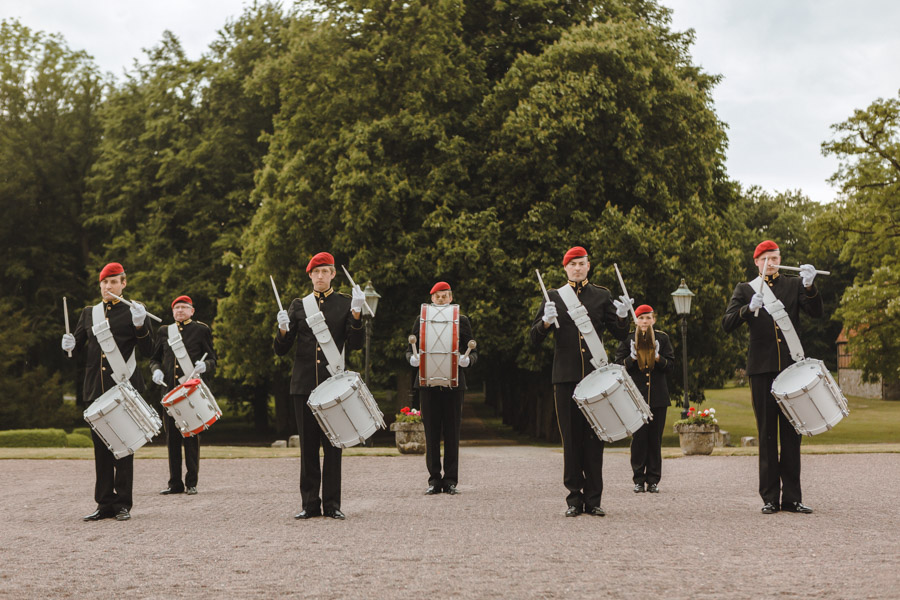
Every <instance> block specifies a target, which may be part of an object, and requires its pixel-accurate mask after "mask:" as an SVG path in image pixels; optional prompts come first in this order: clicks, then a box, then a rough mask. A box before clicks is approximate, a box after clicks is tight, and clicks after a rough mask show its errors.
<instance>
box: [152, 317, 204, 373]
mask: <svg viewBox="0 0 900 600" xmlns="http://www.w3.org/2000/svg"><path fill="white" fill-rule="evenodd" d="M178 331H179V333H181V339H182V341H184V348H185V350H187V353H188V357H189V358H190V359H191V367H192V368H193V365H194V363H195V362H197V361H198V360H200V358H201V357H202V356H203V355H204V354H206V358H205V359H203V362H204V363H206V371H205V372H204V373H203V374H202V375H201V377H203V378H204V379H206V380H208V379H210V378H211V377H212V376H213V374H215V371H216V360H217V358H216V351H215V349H213V343H212V331H211V330H210V328H209V325H207V324H206V323H201V322H200V321H195V320H193V319H188V320H187V321H184V322H183V323H179V324H178ZM156 369H159V370H161V371H162V372H163V374H164V375H165V383H166V390H171V389H172V388H174V387H175V386H176V385H178V378H179V377H183V376H184V375H186V373H184V372H183V371H182V370H181V365H179V364H178V361H177V360H176V359H175V353H173V352H172V347H171V346H170V345H169V326H168V325H162V326H160V328H159V330H157V332H156V344H155V345H154V347H153V356H152V357H151V358H150V372H151V373H153V372H154V371H155V370H156Z"/></svg>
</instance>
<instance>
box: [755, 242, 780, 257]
mask: <svg viewBox="0 0 900 600" xmlns="http://www.w3.org/2000/svg"><path fill="white" fill-rule="evenodd" d="M769 250H778V244H776V243H775V242H773V241H772V240H766V241H764V242H762V243H760V245H759V246H757V247H756V250H754V251H753V258H759V255H760V254H762V253H763V252H768V251H769Z"/></svg>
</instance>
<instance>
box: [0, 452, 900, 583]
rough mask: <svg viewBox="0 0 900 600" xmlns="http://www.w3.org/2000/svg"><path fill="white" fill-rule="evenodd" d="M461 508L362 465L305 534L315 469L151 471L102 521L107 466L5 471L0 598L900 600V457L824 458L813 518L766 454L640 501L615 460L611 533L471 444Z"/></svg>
mask: <svg viewBox="0 0 900 600" xmlns="http://www.w3.org/2000/svg"><path fill="white" fill-rule="evenodd" d="M460 458H461V460H460V463H461V481H460V486H459V489H460V491H461V492H462V493H461V494H460V495H458V496H447V495H440V496H434V497H426V496H423V495H422V492H423V491H424V489H425V487H426V480H427V475H426V471H425V465H424V458H423V457H421V456H399V457H377V456H356V457H347V458H345V459H344V464H343V469H344V473H343V482H344V483H343V506H342V509H343V511H344V512H345V513H346V514H347V516H348V518H347V520H346V521H343V522H341V521H334V520H331V519H324V518H319V519H311V520H309V521H295V520H294V519H293V518H292V515H293V514H294V512H296V511H297V510H299V507H300V494H299V470H300V465H299V460H298V459H239V460H213V459H205V460H201V471H200V486H199V489H200V493H199V494H198V495H197V496H185V495H179V496H171V497H163V496H159V495H157V492H158V491H159V490H160V489H161V488H163V487H165V482H166V480H167V479H168V477H167V467H166V463H165V461H163V460H156V459H146V460H137V461H135V505H134V509H133V511H132V515H133V518H132V520H131V521H129V522H124V523H120V522H116V521H114V520H106V521H100V522H96V523H84V522H82V521H81V519H80V517H81V516H82V515H84V514H87V513H89V512H91V511H92V510H93V509H94V504H93V502H92V500H91V498H92V495H93V479H94V477H93V462H92V461H87V460H5V461H0V477H2V481H3V486H2V490H0V506H2V508H0V531H2V549H0V597H2V598H54V599H55V598H82V597H89V596H90V597H106V598H112V597H131V598H187V597H191V598H212V597H217V598H285V597H288V598H317V599H319V598H325V599H329V598H335V599H337V598H420V597H440V598H504V599H505V598H567V599H568V598H598V597H608V598H641V597H650V598H653V597H657V596H660V597H665V598H666V600H669V599H674V598H716V599H720V598H759V597H768V598H809V597H816V598H841V599H844V598H897V597H900V542H898V531H900V503H898V502H897V500H896V497H895V495H894V492H895V491H896V490H898V489H900V455H898V454H861V455H860V454H857V455H815V456H811V455H806V456H804V459H803V483H804V502H805V503H806V504H809V505H810V506H813V507H814V508H815V513H814V514H812V515H797V514H789V513H779V514H776V515H771V516H766V515H762V514H760V512H759V509H760V507H761V505H762V502H761V501H760V499H759V497H758V496H757V494H756V464H757V459H756V457H724V456H703V457H685V458H678V459H673V460H666V461H664V463H663V480H662V483H661V485H660V489H661V493H660V494H658V495H651V494H634V493H633V492H632V491H631V485H632V484H631V477H630V468H629V464H628V453H627V451H622V450H612V451H607V453H606V461H605V463H606V464H605V469H604V475H605V483H606V490H605V492H604V496H603V507H604V508H605V509H606V511H607V513H608V516H607V517H605V518H599V517H591V516H585V515H582V516H580V517H578V518H575V519H567V518H565V517H564V516H563V513H564V511H565V508H566V506H565V493H566V491H565V489H564V487H563V485H562V453H561V452H560V451H559V450H557V449H553V448H539V447H530V446H506V447H474V446H472V447H464V448H462V450H461V457H460Z"/></svg>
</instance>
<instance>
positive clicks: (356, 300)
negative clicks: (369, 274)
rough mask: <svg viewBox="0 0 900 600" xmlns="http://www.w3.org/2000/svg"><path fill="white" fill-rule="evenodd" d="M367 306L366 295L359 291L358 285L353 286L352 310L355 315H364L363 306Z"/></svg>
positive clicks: (351, 294)
mask: <svg viewBox="0 0 900 600" xmlns="http://www.w3.org/2000/svg"><path fill="white" fill-rule="evenodd" d="M365 304H366V295H365V294H363V291H362V290H361V289H359V286H358V285H355V286H353V289H352V290H351V292H350V310H351V311H353V312H355V313H362V309H363V306H365Z"/></svg>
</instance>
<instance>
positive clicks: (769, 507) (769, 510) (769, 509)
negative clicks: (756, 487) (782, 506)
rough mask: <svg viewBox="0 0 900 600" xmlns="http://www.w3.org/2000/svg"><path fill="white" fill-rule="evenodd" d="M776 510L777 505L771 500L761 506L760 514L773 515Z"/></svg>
mask: <svg viewBox="0 0 900 600" xmlns="http://www.w3.org/2000/svg"><path fill="white" fill-rule="evenodd" d="M777 512H778V507H777V506H775V505H774V504H772V503H771V502H766V504H765V506H763V507H762V514H764V515H774V514H775V513H777Z"/></svg>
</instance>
